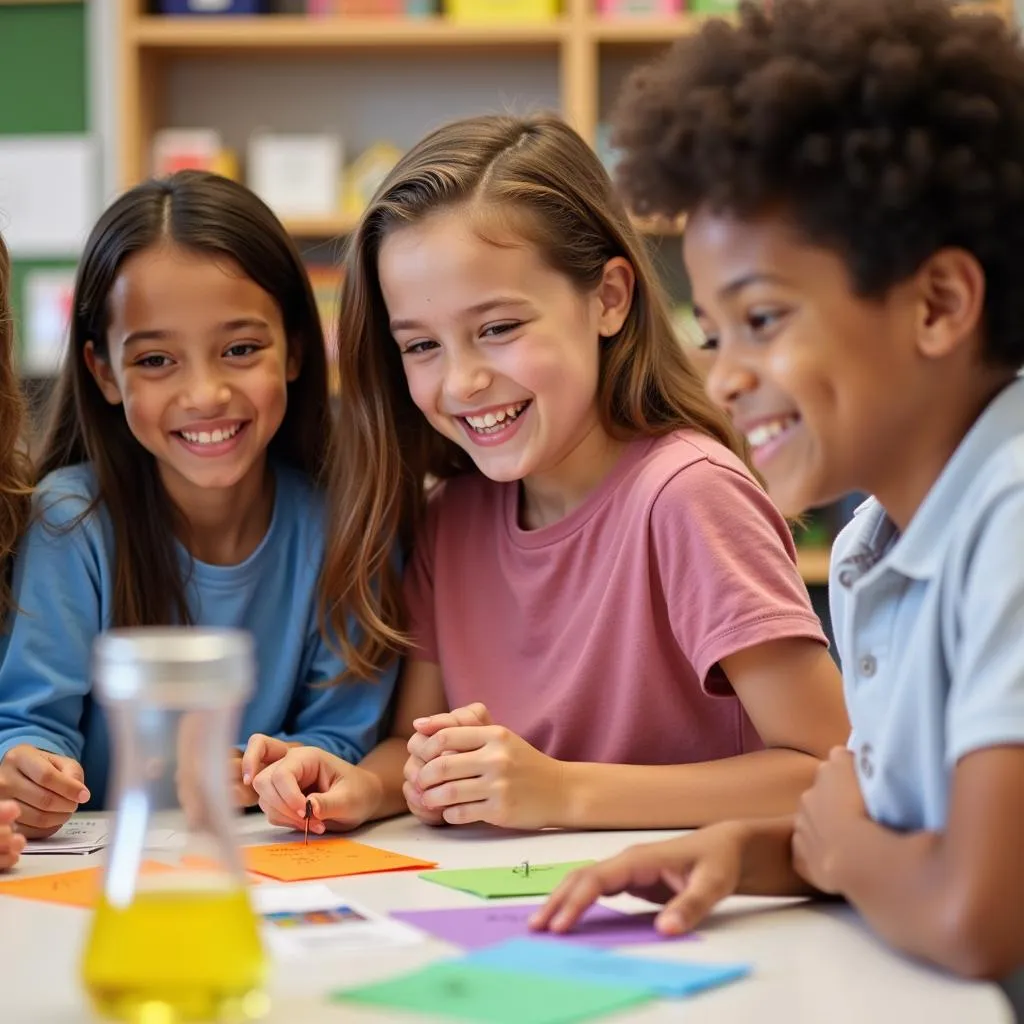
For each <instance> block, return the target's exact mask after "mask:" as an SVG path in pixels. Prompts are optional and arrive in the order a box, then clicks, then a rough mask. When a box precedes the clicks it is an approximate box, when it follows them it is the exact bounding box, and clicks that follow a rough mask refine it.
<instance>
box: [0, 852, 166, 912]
mask: <svg viewBox="0 0 1024 1024" xmlns="http://www.w3.org/2000/svg"><path fill="white" fill-rule="evenodd" d="M142 870H143V872H144V873H145V872H151V871H173V870H174V868H172V867H171V866H170V865H169V864H161V863H160V862H159V861H154V860H147V861H144V862H143V865H142ZM102 884H103V868H83V869H82V870H81V871H61V872H59V873H58V874H55V875H29V876H28V877H27V878H15V879H13V880H12V881H10V882H0V896H17V897H19V898H20V899H24V900H42V901H43V902H44V903H62V904H64V905H65V906H67V907H83V908H84V909H86V910H91V909H92V908H93V907H94V906H96V901H97V900H98V899H99V895H100V886H101V885H102Z"/></svg>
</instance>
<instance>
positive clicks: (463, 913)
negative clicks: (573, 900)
mask: <svg viewBox="0 0 1024 1024" xmlns="http://www.w3.org/2000/svg"><path fill="white" fill-rule="evenodd" d="M542 905H543V904H540V903H530V904H525V903H521V904H515V905H512V906H502V907H490V906H487V907H459V908H457V909H445V910H401V911H396V912H393V913H392V914H391V916H392V917H394V918H397V919H398V920H399V921H404V922H406V923H407V924H411V925H412V926H413V927H414V928H419V929H420V930H421V931H425V932H427V933H428V934H430V935H433V936H434V938H437V939H443V940H444V941H445V942H450V943H452V945H454V946H461V947H462V948H463V949H483V948H484V947H485V946H493V945H494V944H495V943H498V942H505V941H507V940H508V939H521V938H529V937H531V936H532V937H534V938H537V937H543V938H546V939H556V940H561V941H562V942H575V943H577V944H579V945H582V946H600V947H602V948H612V947H614V946H635V945H638V944H640V943H651V942H672V941H678V939H679V938H684V939H691V938H695V936H694V935H692V934H690V935H683V936H673V937H671V938H666V937H665V936H664V935H660V934H659V933H658V932H656V931H655V930H654V918H655V914H656V911H651V912H649V913H643V914H626V913H623V912H622V911H621V910H612V908H611V907H603V906H600V905H599V904H595V905H594V906H592V907H590V908H589V909H588V910H587V911H586V912H585V913H584V915H583V917H582V918H581V919H580V921H579V922H578V923H577V925H576V927H575V928H574V929H573V930H572V931H571V932H567V933H566V934H564V935H556V934H554V933H553V932H532V931H530V928H529V925H528V923H527V922H528V921H529V919H530V915H531V914H533V913H534V912H535V911H537V910H539V909H540V908H541V906H542Z"/></svg>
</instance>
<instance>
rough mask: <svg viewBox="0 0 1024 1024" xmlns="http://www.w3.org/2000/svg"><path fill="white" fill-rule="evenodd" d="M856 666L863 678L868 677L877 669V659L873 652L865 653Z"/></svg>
mask: <svg viewBox="0 0 1024 1024" xmlns="http://www.w3.org/2000/svg"><path fill="white" fill-rule="evenodd" d="M857 667H858V669H859V670H860V674H861V675H862V676H863V677H864V678H865V679H870V678H871V677H872V676H873V675H874V674H875V672H876V671H877V669H878V661H877V660H876V659H875V656H874V655H873V654H865V655H862V656H861V659H860V662H859V663H858V666H857Z"/></svg>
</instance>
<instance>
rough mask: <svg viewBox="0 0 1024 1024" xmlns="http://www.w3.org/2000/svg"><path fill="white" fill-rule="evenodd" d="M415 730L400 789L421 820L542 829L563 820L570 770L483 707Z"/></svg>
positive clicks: (420, 722) (423, 721) (422, 721)
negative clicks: (499, 721)
mask: <svg viewBox="0 0 1024 1024" xmlns="http://www.w3.org/2000/svg"><path fill="white" fill-rule="evenodd" d="M413 727H414V729H415V732H414V733H413V735H412V737H411V738H410V740H409V745H408V749H409V759H408V760H407V761H406V762H405V771H404V774H405V781H404V783H403V786H402V792H403V794H404V795H405V799H406V803H407V804H408V805H409V810H410V811H412V813H413V814H414V815H416V817H417V818H419V820H420V821H422V822H424V823H426V824H428V825H443V824H448V825H468V824H471V823H473V822H487V823H488V824H491V825H497V826H499V827H501V828H518V829H540V828H545V827H549V826H552V825H556V824H559V823H560V820H561V819H562V818H563V817H564V810H563V808H564V806H565V803H566V800H567V794H566V792H565V785H564V782H565V780H564V768H565V766H564V765H563V764H562V762H560V761H556V760H555V759H554V758H551V757H548V756H547V755H545V754H542V753H541V752H540V751H539V750H536V749H535V748H534V747H532V746H530V744H529V743H527V742H526V740H524V739H522V738H521V737H520V736H517V735H516V734H515V733H514V732H511V731H510V730H508V729H506V728H505V727H504V726H501V725H495V724H494V722H493V720H492V718H491V715H490V713H489V712H488V710H487V708H486V707H485V706H484V705H483V704H470V705H468V706H466V707H463V708H456V709H455V710H454V711H449V712H446V713H445V714H441V715H432V716H431V717H429V718H418V719H416V721H415V722H414V723H413Z"/></svg>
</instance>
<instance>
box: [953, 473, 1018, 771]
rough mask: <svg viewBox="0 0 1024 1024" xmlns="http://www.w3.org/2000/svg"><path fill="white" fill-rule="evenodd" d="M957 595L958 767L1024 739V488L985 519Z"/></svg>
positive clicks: (955, 684) (1007, 497)
mask: <svg viewBox="0 0 1024 1024" xmlns="http://www.w3.org/2000/svg"><path fill="white" fill-rule="evenodd" d="M978 521H979V522H980V523H981V524H982V528H981V533H980V534H979V535H978V537H977V538H976V541H975V544H974V547H973V553H972V555H971V558H970V561H969V565H968V568H967V572H966V578H965V581H964V586H963V590H962V596H960V597H959V599H958V601H957V607H958V610H959V614H958V618H959V622H958V623H957V625H956V627H954V628H957V629H958V631H959V642H958V643H957V644H956V645H955V654H954V656H953V665H952V666H951V669H952V683H951V691H950V696H949V702H948V704H947V709H946V734H947V746H946V748H947V757H948V759H949V766H950V767H953V765H955V764H956V762H957V761H959V760H960V758H962V757H963V756H964V755H965V754H969V753H970V752H971V751H973V750H979V749H982V748H985V747H992V746H999V745H1003V744H1014V745H1016V744H1024V654H1022V647H1021V637H1024V488H1017V489H1015V490H1014V491H1012V492H1011V493H1010V494H1008V495H1005V496H1004V497H1003V498H1002V499H1001V500H999V501H998V502H997V503H996V504H995V506H994V507H993V508H992V510H991V512H990V513H989V514H988V515H986V516H984V517H979V520H978Z"/></svg>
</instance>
